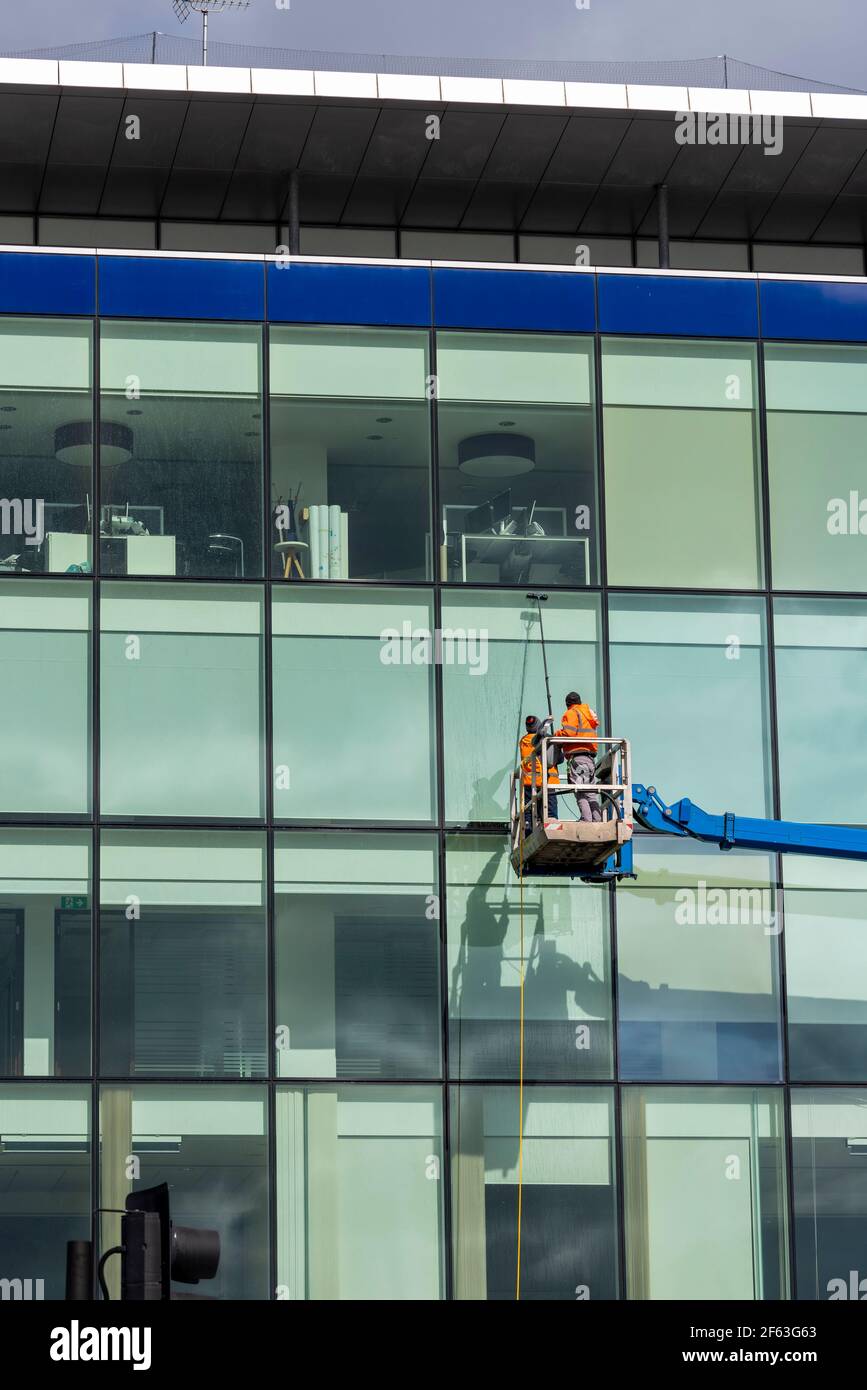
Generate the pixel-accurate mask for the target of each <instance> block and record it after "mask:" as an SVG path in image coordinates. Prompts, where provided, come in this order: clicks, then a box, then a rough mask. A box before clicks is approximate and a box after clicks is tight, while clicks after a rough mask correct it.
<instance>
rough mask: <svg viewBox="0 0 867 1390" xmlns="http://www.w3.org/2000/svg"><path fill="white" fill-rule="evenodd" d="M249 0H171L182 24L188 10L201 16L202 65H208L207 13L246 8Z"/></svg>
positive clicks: (220, 12) (187, 14)
mask: <svg viewBox="0 0 867 1390" xmlns="http://www.w3.org/2000/svg"><path fill="white" fill-rule="evenodd" d="M249 5H250V0H172V9H173V10H174V12H175V14H176V15H177V17H178V19H179V20H180V21H181V23H182V24H183V22H184V20H185V19H187V18H188V16H189V14H190V11H191V10H195V12H196V14H200V15H201V16H202V66H203V67H207V66H208V15H209V14H222V13H223V10H246V9H248V8H249Z"/></svg>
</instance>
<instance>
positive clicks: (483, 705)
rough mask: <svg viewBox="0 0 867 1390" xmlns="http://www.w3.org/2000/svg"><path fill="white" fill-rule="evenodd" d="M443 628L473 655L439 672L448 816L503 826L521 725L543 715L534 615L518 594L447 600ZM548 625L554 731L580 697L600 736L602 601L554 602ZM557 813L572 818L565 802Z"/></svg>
mask: <svg viewBox="0 0 867 1390" xmlns="http://www.w3.org/2000/svg"><path fill="white" fill-rule="evenodd" d="M442 623H443V636H444V638H445V635H446V634H447V633H454V634H460V633H464V634H466V636H467V639H468V640H467V643H466V650H467V653H468V654H470V655H472V656H473V657H474V658H475V659H474V660H473V661H470V660H467V661H463V662H462V661H460V660H454V661H445V660H444V662H443V668H442V670H443V722H444V725H445V748H444V758H445V785H446V816H447V818H448V820H450V821H453V822H454V821H456V822H458V823H459V824H461V823H464V822H467V821H469V822H474V821H475V822H477V823H478V822H483V823H484V822H486V821H487V822H490V821H500V822H502V821H506V820H508V818H509V779H510V777H511V774H512V771H513V769H514V767H515V764H516V762H517V757H518V740H519V739H520V737H521V735H522V734H523V733H524V720H525V717H526V716H527V715H528V714H536V715H539V716H544V715H545V714H546V712H547V700H546V694H545V675H544V667H543V663H542V646H541V642H540V640H539V631H540V629H539V616H538V613H537V611H536V606H535V604H530V603H528V602H527V600H526V599H525V598H524V596H523V595H520V594H497V593H487V592H485V593H480V592H474V593H451V594H449V595H448V597H447V598H446V599H445V600H444V602H443V617H442ZM544 625H545V644H546V648H547V656H548V674H549V677H550V682H551V698H552V700H553V702H554V718H555V720H556V721H557V726H558V727H559V719H560V716H561V715H562V714H564V713H565V704H566V702H565V696H566V695H567V693H568V692H570V691H572V690H577V691H578V693H579V694H580V695H581V696H582V698H583V699H584V700H586V701H587V702H588V703H589V704H590V705H591V706H592V707H593V708H594V709H595V710H596V711H597V713H598V714H599V716H600V732H601V731H602V729H603V728H604V725H605V716H604V711H603V709H602V704H601V695H602V670H601V664H600V660H601V659H600V638H599V601H598V599H597V598H596V597H595V596H592V595H580V594H570V595H569V596H568V597H567V596H565V595H557V594H552V595H551V597H550V599H549V601H548V602H547V603H546V604H545V610H544ZM470 639H472V640H470ZM444 650H447V649H446V648H445V642H444ZM457 652H458V653H459V652H460V647H459V646H458V647H457ZM564 781H565V779H564ZM559 809H560V812H561V815H562V816H564V817H567V818H569V819H572V818H574V817H575V815H576V810H575V803H574V799H573V798H571V797H569V796H563V797H560V799H559Z"/></svg>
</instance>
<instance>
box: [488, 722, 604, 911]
mask: <svg viewBox="0 0 867 1390" xmlns="http://www.w3.org/2000/svg"><path fill="white" fill-rule="evenodd" d="M574 742H575V735H574V734H572V735H571V736H570V737H568V738H567V737H557V736H556V735H551V736H548V737H541V738H540V739H539V743H538V748H537V752H536V758H537V759H538V763H540V764H541V783H542V784H541V786H535V785H534V786H531V787H525V786H524V784H523V780H522V768H521V764H520V762H519V763H518V766H517V767H516V769H515V771H514V772H513V773H512V780H511V787H510V797H509V804H510V808H511V812H510V848H511V857H512V867H513V868H514V870H515V872H516V873H518V874H521V875H522V876H524V877H526V876H533V877H536V876H538V875H546V874H547V875H555V874H556V875H558V876H561V875H568V876H572V877H577V878H582V879H584V880H586V881H587V882H588V883H604V882H607V881H608V880H609V879H610V878H611V877H612V876H614V875H615V874H616V876H617V877H625V876H631V869H632V844H631V841H632V768H631V763H630V754H629V741H628V739H625V738H601V737H599V736H598V735H595V734H594V742H595V743H596V744H597V745H598V746H599V752H598V753H597V756H596V772H595V780H594V781H593V782H592V783H580V784H578V785H574V784H572V783H570V782H569V781H568V765H569V763H568V757H567V759H566V761H565V762H563V763H561V764H560V766H559V769H558V775H559V777H560V778H561V780H558V781H556V782H554V781H552V780H551V779H550V773H551V767H550V766H549V764H550V763H552V762H553V756H554V750H555V749H557V748H558V747H560V746H562V745H563V744H570V743H574ZM549 750H550V751H549ZM549 798H551V799H553V801H554V803H555V805H556V808H557V812H558V816H557V818H556V819H555V818H553V817H552V816H550V815H549V814H548V810H549ZM525 800H526V801H528V802H529V804H528V805H527V806H525V804H524V803H525ZM582 800H583V801H585V810H586V803H587V802H588V801H589V802H590V803H591V804H595V805H596V806H597V807H598V810H599V814H600V819H599V820H582V819H581V810H580V806H579V802H580V801H582Z"/></svg>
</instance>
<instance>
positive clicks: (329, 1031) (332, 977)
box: [274, 833, 440, 1080]
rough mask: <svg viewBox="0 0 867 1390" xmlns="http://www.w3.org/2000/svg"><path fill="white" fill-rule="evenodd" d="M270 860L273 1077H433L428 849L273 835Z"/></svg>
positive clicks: (434, 903) (399, 839) (433, 917)
mask: <svg viewBox="0 0 867 1390" xmlns="http://www.w3.org/2000/svg"><path fill="white" fill-rule="evenodd" d="M274 852H275V892H276V900H275V923H276V971H277V1024H276V1028H277V1034H276V1046H277V1071H278V1075H280V1076H303V1077H308V1076H324V1077H336V1078H337V1079H338V1080H347V1079H354V1078H360V1079H368V1080H376V1079H377V1078H379V1077H387V1078H389V1079H397V1078H404V1077H436V1076H439V1075H440V1061H439V1055H440V1009H439V992H440V991H439V969H440V965H439V961H440V954H439V915H440V914H439V906H438V903H439V898H438V895H437V861H436V844H435V842H434V840H433V839H432V838H431V837H430V836H428V835H361V834H358V833H356V834H353V835H316V834H299V835H281V834H278V835H277V837H276V843H275V851H274Z"/></svg>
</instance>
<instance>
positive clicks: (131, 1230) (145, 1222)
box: [120, 1182, 220, 1303]
mask: <svg viewBox="0 0 867 1390" xmlns="http://www.w3.org/2000/svg"><path fill="white" fill-rule="evenodd" d="M125 1207H126V1211H125V1212H124V1215H123V1216H122V1217H121V1293H120V1296H121V1299H122V1300H124V1301H126V1302H135V1303H141V1302H151V1301H153V1300H156V1299H170V1298H172V1296H173V1295H172V1280H173V1279H174V1280H176V1281H177V1282H178V1283H181V1284H198V1282H199V1280H200V1279H213V1277H214V1275H215V1274H216V1273H217V1269H218V1267H219V1264H220V1233H219V1231H209V1230H204V1229H199V1228H197V1227H193V1226H175V1225H173V1224H172V1220H171V1214H170V1211H169V1189H168V1184H167V1183H164V1182H163V1183H160V1184H159V1186H158V1187H146V1188H144V1189H142V1191H140V1192H131V1193H130V1194H129V1196H128V1197H127V1199H126V1202H125ZM174 1297H175V1298H176V1299H178V1298H182V1299H190V1298H209V1297H213V1295H209V1294H194V1293H192V1294H191V1293H181V1294H175V1295H174Z"/></svg>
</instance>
